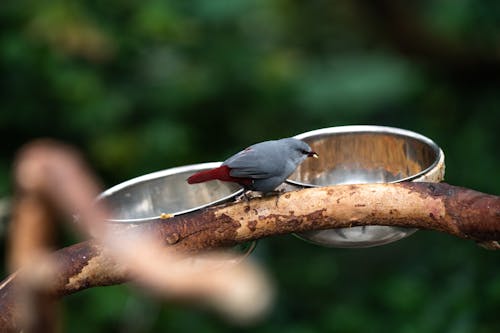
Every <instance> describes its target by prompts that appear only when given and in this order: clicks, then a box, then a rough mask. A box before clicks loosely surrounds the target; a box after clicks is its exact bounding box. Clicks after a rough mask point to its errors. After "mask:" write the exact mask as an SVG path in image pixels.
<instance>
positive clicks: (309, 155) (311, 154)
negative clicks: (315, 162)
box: [307, 151, 319, 158]
mask: <svg viewBox="0 0 500 333" xmlns="http://www.w3.org/2000/svg"><path fill="white" fill-rule="evenodd" d="M307 157H314V158H319V155H318V154H316V152H314V151H312V152H310V153H309V154H307Z"/></svg>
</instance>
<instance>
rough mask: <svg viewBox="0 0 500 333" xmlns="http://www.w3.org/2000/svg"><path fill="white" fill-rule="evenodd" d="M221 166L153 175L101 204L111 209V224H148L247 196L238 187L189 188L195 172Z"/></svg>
mask: <svg viewBox="0 0 500 333" xmlns="http://www.w3.org/2000/svg"><path fill="white" fill-rule="evenodd" d="M220 165H221V162H212V163H202V164H193V165H187V166H181V167H177V168H171V169H166V170H163V171H158V172H153V173H150V174H147V175H143V176H140V177H137V178H133V179H131V180H128V181H126V182H123V183H121V184H118V185H116V186H113V187H112V188H110V189H108V190H106V191H104V192H103V193H102V194H101V195H100V196H99V197H98V200H104V201H105V202H106V204H108V205H109V207H110V208H111V211H112V218H111V219H110V221H111V222H126V223H138V222H148V221H152V220H154V219H157V218H159V217H160V216H161V215H162V214H170V215H179V214H185V213H189V212H192V211H195V210H198V209H201V208H204V207H207V206H211V205H214V204H218V203H222V202H225V201H228V200H230V199H233V198H234V197H236V196H237V195H239V194H241V193H242V192H243V190H242V188H241V187H240V186H239V185H237V184H234V183H227V182H220V181H210V182H205V183H201V184H196V185H189V184H188V183H187V182H186V179H187V178H188V177H189V176H191V175H192V174H194V173H195V172H198V171H202V170H208V169H212V168H216V167H218V166H220Z"/></svg>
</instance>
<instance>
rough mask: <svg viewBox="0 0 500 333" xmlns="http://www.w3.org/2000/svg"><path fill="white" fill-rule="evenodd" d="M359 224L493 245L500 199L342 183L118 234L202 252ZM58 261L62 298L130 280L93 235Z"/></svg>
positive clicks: (2, 309) (3, 290) (424, 187)
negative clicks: (148, 237) (429, 232)
mask: <svg viewBox="0 0 500 333" xmlns="http://www.w3.org/2000/svg"><path fill="white" fill-rule="evenodd" d="M360 225H389V226H400V227H411V228H420V229H430V230H436V231H441V232H445V233H448V234H451V235H454V236H456V237H460V238H464V239H471V240H475V241H477V242H481V243H484V242H485V243H490V244H494V243H492V242H495V241H497V240H500V197H498V196H493V195H488V194H484V193H480V192H477V191H473V190H469V189H464V188H460V187H456V186H452V185H448V184H444V183H440V184H435V183H400V184H366V185H339V186H331V187H323V188H314V189H304V190H300V191H294V192H287V193H284V194H281V195H280V196H272V197H264V198H257V199H253V200H250V201H249V202H238V203H231V204H226V205H221V206H217V207H213V208H208V209H204V210H202V211H200V212H195V213H191V214H187V215H181V216H177V217H173V218H170V219H167V220H157V221H155V222H152V223H144V224H129V225H116V226H115V229H116V230H115V232H116V237H125V235H126V234H129V233H136V232H141V233H142V232H147V233H148V234H150V235H154V237H156V238H157V239H158V240H161V241H162V242H163V243H164V244H165V246H167V247H169V248H171V249H175V250H178V251H182V252H186V251H188V252H199V251H204V250H209V249H215V248H220V247H224V246H231V245H235V244H238V243H241V242H246V241H251V240H255V239H259V238H263V237H268V236H273V235H279V234H288V233H296V232H303V231H308V230H320V229H328V228H344V227H350V226H360ZM54 259H55V261H57V262H59V263H60V264H61V265H60V267H61V268H62V269H61V271H60V272H59V277H58V279H57V281H56V282H55V283H54V284H53V290H52V292H53V294H54V295H55V296H58V297H60V296H63V295H67V294H71V293H74V292H77V291H79V290H82V289H86V288H91V287H95V286H106V285H112V284H117V283H122V282H125V281H128V280H129V279H130V275H129V274H128V273H127V270H126V269H124V268H123V267H120V265H118V264H116V263H115V262H114V260H113V259H112V257H110V256H109V255H108V254H107V252H106V250H104V249H103V247H102V246H100V245H98V244H97V243H95V242H94V241H86V242H82V243H79V244H76V245H73V246H70V247H67V248H64V249H61V250H59V251H57V252H55V253H54ZM15 280H16V279H15V278H14V279H11V280H10V281H6V282H4V284H3V285H2V286H1V287H0V296H1V295H3V297H2V298H1V299H0V323H1V322H7V320H6V319H5V318H6V317H9V313H10V312H9V311H8V304H9V301H8V298H9V290H10V289H9V288H11V286H12V284H13V283H14V282H15ZM6 300H7V301H6ZM0 327H1V326H0Z"/></svg>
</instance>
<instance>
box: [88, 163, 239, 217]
mask: <svg viewBox="0 0 500 333" xmlns="http://www.w3.org/2000/svg"><path fill="white" fill-rule="evenodd" d="M221 164H222V162H206V163H197V164H189V165H183V166H178V167H173V168H169V169H165V170H160V171H155V172H151V173H148V174H145V175H142V176H138V177H134V178H132V179H129V180H126V181H124V182H122V183H119V184H117V185H114V186H112V187H110V188H108V189H107V190H105V191H103V192H102V193H101V194H99V195H98V196H97V198H96V202H97V201H99V200H103V199H105V198H106V197H109V196H111V195H113V194H115V193H117V192H119V191H121V190H123V189H125V188H127V187H129V186H133V185H137V184H140V183H143V182H146V181H151V180H156V179H160V178H164V177H168V176H172V175H175V174H179V173H183V172H188V171H189V172H196V171H201V170H205V169H212V168H217V167H218V166H220V165H221ZM242 192H243V189H242V188H241V189H239V190H237V191H235V192H233V193H232V194H229V195H226V196H224V197H222V198H220V199H217V200H214V201H211V202H208V203H206V204H203V205H199V206H196V207H192V208H188V209H184V210H181V211H177V212H174V213H171V212H169V214H170V215H171V216H177V215H182V214H187V213H190V212H193V211H196V210H200V209H202V208H205V207H208V206H212V205H214V204H218V203H221V202H224V201H227V200H229V199H231V198H233V197H236V196H237V195H239V194H241V193H242ZM160 218H161V215H157V216H150V217H142V218H135V219H107V220H106V221H107V222H117V223H141V222H151V221H153V220H157V219H160Z"/></svg>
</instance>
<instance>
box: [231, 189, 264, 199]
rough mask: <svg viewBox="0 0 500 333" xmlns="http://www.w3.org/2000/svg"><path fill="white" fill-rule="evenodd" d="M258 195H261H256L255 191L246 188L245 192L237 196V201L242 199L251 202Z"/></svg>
mask: <svg viewBox="0 0 500 333" xmlns="http://www.w3.org/2000/svg"><path fill="white" fill-rule="evenodd" d="M256 197H259V195H255V194H254V192H253V191H250V190H244V191H243V194H241V195H239V196H238V197H236V199H235V201H237V202H240V201H245V202H249V201H250V200H251V199H253V198H256Z"/></svg>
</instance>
